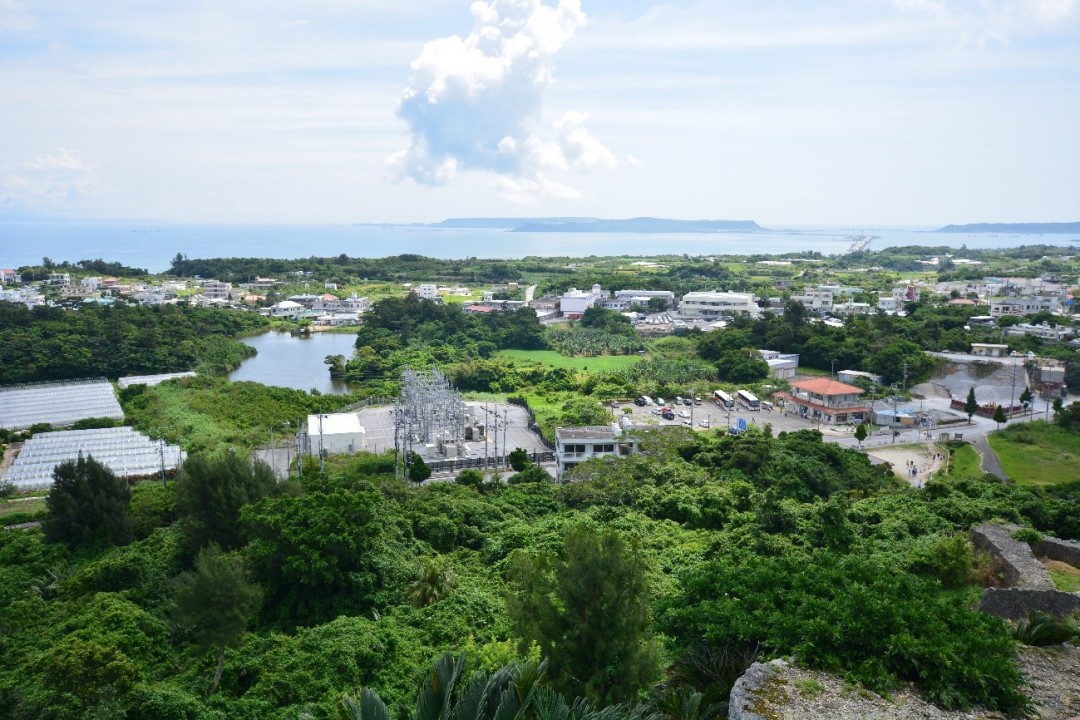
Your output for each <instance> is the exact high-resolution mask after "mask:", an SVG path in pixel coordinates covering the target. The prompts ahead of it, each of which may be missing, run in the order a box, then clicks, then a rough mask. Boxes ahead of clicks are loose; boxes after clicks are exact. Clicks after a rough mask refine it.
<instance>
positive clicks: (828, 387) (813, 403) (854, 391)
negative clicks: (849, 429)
mask: <svg viewBox="0 0 1080 720" xmlns="http://www.w3.org/2000/svg"><path fill="white" fill-rule="evenodd" d="M790 385H791V390H792V391H791V392H790V393H786V392H784V393H777V394H776V397H777V398H779V399H780V400H781V401H782V402H783V404H784V411H785V412H794V413H796V414H798V415H799V416H800V417H803V418H806V419H808V420H818V421H819V422H823V423H826V424H828V425H834V424H837V423H859V422H863V421H864V420H866V419H867V416H868V414H869V412H870V408H869V407H868V406H867V404H866V403H865V402H863V401H861V400H860V399H859V396H860V395H862V393H863V390H862V388H859V387H855V386H854V385H848V384H847V383H842V382H837V381H836V380H830V379H829V378H811V379H809V380H796V381H793V382H791V383H790Z"/></svg>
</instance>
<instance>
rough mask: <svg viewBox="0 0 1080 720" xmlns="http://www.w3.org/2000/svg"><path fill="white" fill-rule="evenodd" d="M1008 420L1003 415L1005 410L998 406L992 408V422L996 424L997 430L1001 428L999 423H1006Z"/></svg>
mask: <svg viewBox="0 0 1080 720" xmlns="http://www.w3.org/2000/svg"><path fill="white" fill-rule="evenodd" d="M1008 421H1009V418H1008V416H1006V415H1005V408H1003V407H1001V406H1000V405H998V406H997V407H996V408H994V422H996V423H997V425H998V429H1000V428H1001V423H1003V422H1008Z"/></svg>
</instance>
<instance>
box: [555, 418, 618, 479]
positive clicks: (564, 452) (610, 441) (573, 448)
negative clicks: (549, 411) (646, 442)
mask: <svg viewBox="0 0 1080 720" xmlns="http://www.w3.org/2000/svg"><path fill="white" fill-rule="evenodd" d="M637 450H638V443H637V440H636V439H634V438H629V437H627V436H625V435H624V434H623V432H622V430H621V429H620V428H619V426H618V425H617V424H614V423H613V424H612V425H610V426H604V425H587V426H584V427H569V428H563V427H560V428H555V468H556V474H557V475H558V476H562V474H563V473H564V472H566V471H567V470H569V469H571V468H573V467H576V466H577V465H578V463H583V462H585V461H586V460H589V459H591V458H596V457H604V456H606V455H615V456H617V457H625V456H627V455H630V454H632V453H635V452H637Z"/></svg>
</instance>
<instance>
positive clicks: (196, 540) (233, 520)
mask: <svg viewBox="0 0 1080 720" xmlns="http://www.w3.org/2000/svg"><path fill="white" fill-rule="evenodd" d="M278 490H279V485H278V481H277V477H276V476H275V475H274V471H273V470H272V469H271V468H270V466H269V465H267V464H266V463H264V462H262V461H261V460H254V461H249V460H248V459H247V458H245V457H243V456H241V455H238V454H237V453H235V452H233V451H231V450H230V451H229V452H226V453H222V454H220V455H217V456H214V457H210V456H207V455H191V456H189V457H188V458H187V460H185V461H184V464H183V466H182V467H181V468H180V478H179V480H177V483H176V506H177V509H178V510H179V511H180V514H181V516H182V519H181V523H180V530H181V533H182V535H183V538H184V545H185V547H186V549H187V551H188V554H189V556H192V557H193V556H194V555H195V554H196V553H197V552H198V551H199V550H200V549H201V548H203V547H205V546H206V545H208V544H209V543H217V545H219V546H220V547H221V548H222V549H223V550H235V549H237V548H239V547H241V546H243V545H244V543H245V542H246V538H245V537H244V532H243V526H242V525H241V523H240V508H242V507H244V505H247V504H248V503H253V502H256V501H257V500H261V499H262V498H264V497H268V496H271V495H275V494H277V493H278Z"/></svg>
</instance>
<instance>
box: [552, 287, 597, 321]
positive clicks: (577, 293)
mask: <svg viewBox="0 0 1080 720" xmlns="http://www.w3.org/2000/svg"><path fill="white" fill-rule="evenodd" d="M605 297H607V293H606V292H604V290H603V288H601V287H600V286H599V285H593V286H592V289H590V290H578V289H577V288H570V289H569V290H567V291H566V292H564V293H563V294H562V297H561V298H559V311H560V312H561V313H562V314H563V317H568V318H578V317H581V316H582V314H584V312H585V311H586V310H588V309H589V308H591V307H593V306H594V305H597V304H599V303H600V301H601V300H603V299H604V298H605Z"/></svg>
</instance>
